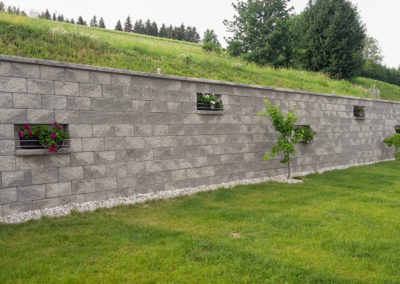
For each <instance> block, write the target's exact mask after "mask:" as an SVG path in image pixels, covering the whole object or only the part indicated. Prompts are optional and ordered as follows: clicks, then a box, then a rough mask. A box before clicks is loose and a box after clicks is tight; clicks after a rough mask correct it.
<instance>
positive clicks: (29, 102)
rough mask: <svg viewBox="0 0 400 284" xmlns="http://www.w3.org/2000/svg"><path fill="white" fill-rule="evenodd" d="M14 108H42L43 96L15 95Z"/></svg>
mask: <svg viewBox="0 0 400 284" xmlns="http://www.w3.org/2000/svg"><path fill="white" fill-rule="evenodd" d="M13 106H14V108H41V106H42V100H41V96H40V95H37V94H20V93H15V94H14V95H13Z"/></svg>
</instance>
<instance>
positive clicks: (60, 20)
mask: <svg viewBox="0 0 400 284" xmlns="http://www.w3.org/2000/svg"><path fill="white" fill-rule="evenodd" d="M57 21H58V22H64V15H63V14H60V15H58V17H57Z"/></svg>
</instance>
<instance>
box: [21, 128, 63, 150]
mask: <svg viewBox="0 0 400 284" xmlns="http://www.w3.org/2000/svg"><path fill="white" fill-rule="evenodd" d="M18 135H19V137H20V138H21V139H22V138H29V139H34V140H36V139H37V140H39V142H40V144H41V145H42V146H43V147H44V148H46V149H49V152H51V153H54V152H57V151H58V149H60V146H61V145H62V143H63V141H64V139H67V137H68V132H67V131H65V129H64V127H63V126H62V125H60V124H58V123H57V122H54V123H53V124H52V125H51V126H47V125H29V124H25V125H24V128H23V129H20V130H19V132H18Z"/></svg>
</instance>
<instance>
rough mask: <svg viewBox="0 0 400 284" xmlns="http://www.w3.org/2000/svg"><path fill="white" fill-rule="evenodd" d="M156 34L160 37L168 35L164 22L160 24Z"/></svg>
mask: <svg viewBox="0 0 400 284" xmlns="http://www.w3.org/2000/svg"><path fill="white" fill-rule="evenodd" d="M158 35H159V36H160V37H168V31H167V27H166V26H165V24H164V23H163V24H162V25H161V28H160V31H159V33H158Z"/></svg>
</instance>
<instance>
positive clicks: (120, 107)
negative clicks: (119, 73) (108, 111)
mask: <svg viewBox="0 0 400 284" xmlns="http://www.w3.org/2000/svg"><path fill="white" fill-rule="evenodd" d="M113 110H114V111H121V112H126V111H132V110H133V107H132V101H129V100H120V99H114V100H113Z"/></svg>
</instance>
